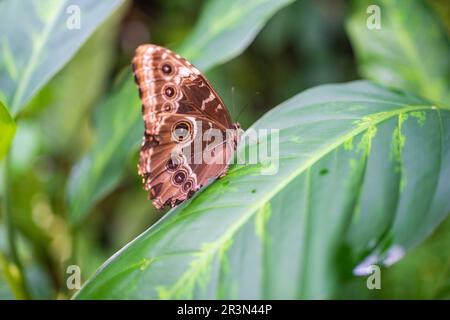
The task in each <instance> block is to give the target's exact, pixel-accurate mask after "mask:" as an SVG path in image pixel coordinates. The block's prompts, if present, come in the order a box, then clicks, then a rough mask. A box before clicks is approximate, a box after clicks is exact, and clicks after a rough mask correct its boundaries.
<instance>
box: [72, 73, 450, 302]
mask: <svg viewBox="0 0 450 320" xmlns="http://www.w3.org/2000/svg"><path fill="white" fill-rule="evenodd" d="M252 129H255V130H260V129H263V130H264V129H265V130H271V129H276V130H279V131H278V135H279V144H277V143H276V142H277V131H274V132H273V133H272V132H271V131H267V138H268V139H265V136H264V134H263V135H261V136H259V137H258V139H256V138H251V139H249V142H248V143H247V144H242V143H241V144H240V146H239V147H238V152H237V153H238V158H239V157H242V156H243V154H245V153H246V154H249V152H251V151H256V150H258V149H261V148H263V149H264V146H265V145H267V147H268V150H271V146H276V145H279V154H277V153H276V152H275V153H272V155H273V157H271V158H267V157H260V158H259V159H258V160H259V162H258V163H257V164H252V165H251V164H249V165H234V166H232V167H231V169H230V171H229V173H228V175H227V176H225V177H224V178H222V179H220V180H217V181H215V182H214V183H212V184H211V185H210V186H209V187H207V188H205V189H204V190H203V191H202V192H200V193H197V195H196V196H195V197H194V198H193V199H192V200H190V201H188V202H185V203H183V204H182V205H180V206H179V207H177V208H176V209H174V210H172V211H171V212H170V213H168V214H167V215H166V216H165V217H163V218H162V219H161V220H160V221H159V222H158V223H157V224H155V225H153V226H152V227H151V228H150V229H148V230H147V231H145V232H144V233H143V234H141V235H140V236H139V237H138V238H136V239H135V240H133V241H132V242H131V243H130V244H128V245H127V246H125V247H124V248H123V249H122V250H121V251H119V252H118V253H117V254H115V255H114V256H113V257H111V258H110V259H109V260H108V261H107V262H106V263H105V264H104V265H103V266H102V267H101V268H100V269H99V271H98V272H97V273H96V275H95V276H94V277H93V278H91V279H90V280H88V282H87V283H86V284H85V285H84V286H83V288H82V289H81V291H79V293H78V294H77V295H76V298H78V299H104V298H136V299H155V298H161V299H172V298H206V299H214V298H249V299H260V298H277V299H278V298H288V299H291V298H330V297H333V296H334V295H335V294H336V293H337V291H338V290H339V283H340V281H341V279H342V277H343V276H347V277H348V276H351V273H352V272H354V273H359V274H360V273H363V272H364V271H365V268H364V266H365V265H367V264H368V263H369V262H370V264H374V263H379V264H382V265H386V266H388V265H391V264H393V263H394V262H396V261H397V260H399V259H400V258H401V257H402V256H403V255H404V254H405V252H406V251H407V250H408V249H410V248H411V247H413V246H414V245H416V244H417V243H419V242H420V241H422V240H423V239H424V238H425V237H427V236H428V235H429V234H430V233H431V232H432V231H433V229H434V228H435V227H436V226H437V225H438V224H439V223H440V222H441V221H442V220H443V219H444V218H445V217H446V216H447V214H448V213H449V212H450V199H449V197H448V191H449V190H450V108H449V107H448V106H440V105H435V104H433V103H431V102H429V101H427V100H424V99H421V98H417V97H415V96H412V95H409V94H406V93H401V92H396V91H388V90H387V89H384V88H382V87H379V86H377V85H373V84H370V83H368V82H362V81H361V82H352V83H349V84H338V85H324V86H319V87H316V88H313V89H310V90H307V91H305V92H303V93H301V94H299V95H297V96H295V97H293V98H292V99H289V100H288V101H286V102H284V103H282V104H281V105H280V106H278V107H277V108H275V109H273V110H271V111H270V112H268V113H267V114H266V115H265V116H263V117H262V118H261V119H260V120H259V121H257V122H256V123H255V124H254V125H253V126H252ZM247 134H248V135H249V131H247ZM249 136H250V135H249ZM244 139H246V137H244ZM277 160H278V161H279V165H278V170H277V171H276V173H275V174H274V175H263V174H261V173H262V172H261V169H262V168H267V167H269V166H268V162H269V161H272V163H273V164H275V165H274V166H273V167H275V168H276V167H277V165H276V161H277Z"/></svg>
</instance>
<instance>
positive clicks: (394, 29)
mask: <svg viewBox="0 0 450 320" xmlns="http://www.w3.org/2000/svg"><path fill="white" fill-rule="evenodd" d="M353 4H354V8H353V10H352V15H351V17H350V19H349V20H348V22H347V30H348V33H349V36H350V39H351V42H352V46H353V48H354V50H355V53H356V56H357V58H358V60H359V68H360V71H361V74H362V75H363V76H364V77H366V78H367V79H372V80H375V81H377V82H379V83H382V84H384V85H390V86H392V87H396V88H400V89H407V90H410V91H411V92H416V93H417V94H421V95H423V96H425V97H428V98H430V99H433V100H437V101H443V102H446V101H448V100H449V98H450V59H448V57H449V56H450V41H449V36H448V33H447V32H446V30H445V29H444V26H443V24H442V22H441V21H440V19H439V16H438V15H437V14H435V13H434V12H433V11H432V10H431V8H430V7H429V5H428V3H426V2H425V1H422V0H417V1H401V0H394V1H391V0H385V1H384V0H377V1H369V0H364V1H354V2H353ZM369 5H378V6H379V7H380V12H381V29H380V30H377V29H374V30H370V29H368V28H367V26H366V21H367V19H368V17H369V16H370V15H371V14H368V13H367V12H366V10H367V8H368V6H369Z"/></svg>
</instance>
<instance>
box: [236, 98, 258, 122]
mask: <svg viewBox="0 0 450 320" xmlns="http://www.w3.org/2000/svg"><path fill="white" fill-rule="evenodd" d="M256 95H259V92H256V93H255V94H254V95H253V97H255V96H256ZM253 97H252V98H253ZM249 106H250V103H247V104H246V105H245V106H244V107H243V108H242V109H241V111H240V112H239V114H238V115H237V117H236V122H238V120H239V117H240V116H241V115H242V114H243V113H244V111H245V109H247V108H248V107H249Z"/></svg>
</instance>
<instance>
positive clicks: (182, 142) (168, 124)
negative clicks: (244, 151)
mask: <svg viewBox="0 0 450 320" xmlns="http://www.w3.org/2000/svg"><path fill="white" fill-rule="evenodd" d="M132 66H133V73H134V77H135V81H136V84H137V86H138V88H139V95H140V98H141V101H142V116H143V118H144V125H145V131H144V137H143V141H142V145H141V152H140V160H139V165H138V172H139V175H141V176H142V178H143V183H144V189H145V190H147V191H149V197H150V199H152V200H153V204H154V205H155V206H156V207H157V208H158V209H161V208H163V207H164V206H166V205H169V206H171V207H174V206H176V205H178V204H179V203H181V202H182V201H184V200H186V199H187V198H190V197H191V196H192V195H193V194H194V193H195V192H196V191H197V190H198V189H200V188H201V187H202V186H203V185H205V184H206V183H208V182H209V181H211V180H212V179H215V178H217V177H222V176H224V175H225V174H226V172H227V170H228V166H229V161H230V160H231V156H232V154H233V152H234V151H235V150H236V146H237V144H238V142H239V137H240V134H241V131H242V130H241V129H240V126H239V124H238V123H233V122H232V121H231V118H230V115H229V113H228V111H227V109H226V107H225V105H224V103H223V101H222V99H221V98H220V97H219V95H218V94H217V93H216V91H215V90H214V89H213V87H212V86H211V84H210V83H209V82H208V80H206V78H205V77H204V76H203V75H202V74H201V73H200V71H198V70H197V69H196V68H195V67H194V66H193V65H192V64H191V63H189V62H188V61H187V60H186V59H184V58H182V57H180V56H179V55H178V54H176V53H174V52H172V51H170V50H168V49H166V48H163V47H160V46H156V45H152V44H147V45H141V46H139V47H138V48H137V49H136V53H135V56H134V58H133V63H132Z"/></svg>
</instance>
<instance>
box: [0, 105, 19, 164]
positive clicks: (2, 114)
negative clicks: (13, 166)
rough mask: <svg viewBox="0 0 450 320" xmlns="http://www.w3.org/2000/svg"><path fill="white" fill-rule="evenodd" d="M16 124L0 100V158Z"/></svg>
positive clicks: (7, 148) (14, 130)
mask: <svg viewBox="0 0 450 320" xmlns="http://www.w3.org/2000/svg"><path fill="white" fill-rule="evenodd" d="M15 132H16V124H15V122H14V119H13V118H12V117H11V115H10V114H9V112H8V109H7V108H6V107H5V105H4V104H3V103H2V102H1V101H0V160H1V159H3V157H4V156H5V154H6V153H7V152H8V150H9V147H10V146H11V142H12V139H13V137H14V133H15Z"/></svg>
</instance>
